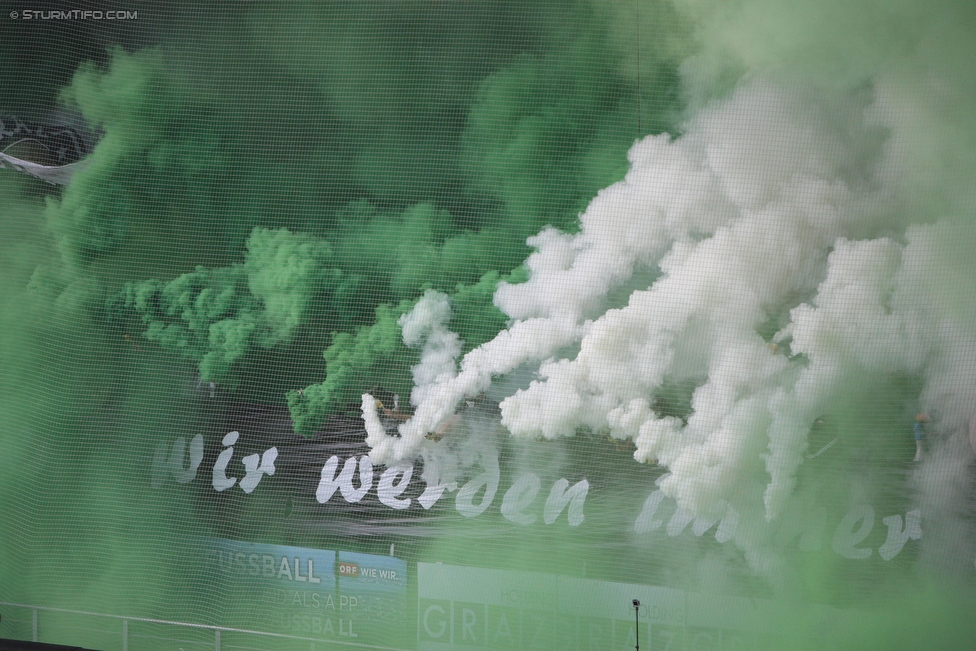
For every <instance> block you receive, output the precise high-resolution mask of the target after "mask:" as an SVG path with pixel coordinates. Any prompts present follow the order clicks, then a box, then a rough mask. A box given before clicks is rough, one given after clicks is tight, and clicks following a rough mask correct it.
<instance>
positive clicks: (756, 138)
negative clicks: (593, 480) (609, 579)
mask: <svg viewBox="0 0 976 651" xmlns="http://www.w3.org/2000/svg"><path fill="white" fill-rule="evenodd" d="M688 4H689V6H690V5H691V4H692V3H688ZM774 4H776V3H774ZM710 6H711V5H709V4H708V3H704V2H703V3H699V6H698V8H699V9H701V11H703V12H704V13H705V14H708V12H709V11H711V9H708V11H706V9H707V8H708V7H710ZM750 6H753V5H752V4H750V3H748V2H744V3H738V4H737V5H736V9H735V10H732V13H733V14H734V13H735V11H739V10H741V11H744V12H746V13H748V11H747V10H748V9H749V7H750ZM776 6H779V5H778V4H776ZM784 11H785V9H784ZM703 15H704V14H703ZM859 15H860V14H859ZM746 17H747V16H746ZM698 18H699V19H700V20H701V23H700V24H701V26H703V27H702V29H705V31H706V32H709V30H712V29H718V27H716V26H715V25H716V24H718V23H716V24H712V23H711V22H709V21H710V20H713V19H714V16H711V17H710V18H709V17H707V16H706V17H705V18H703V17H702V16H698ZM740 18H742V16H740ZM862 18H863V16H862ZM723 20H726V23H725V24H726V27H728V17H726V18H725V19H723ZM720 22H721V20H719V23H720ZM731 24H732V28H731V31H730V32H729V33H728V34H726V38H713V39H712V40H711V41H710V42H711V43H715V44H718V45H717V46H716V47H713V48H712V49H711V50H709V49H708V48H705V49H704V50H703V51H702V52H701V53H700V54H699V55H698V57H697V58H695V59H692V60H689V61H688V64H687V66H686V68H687V70H686V71H685V72H686V76H687V78H688V80H689V88H690V89H691V91H694V85H695V84H696V83H698V84H704V85H709V84H711V85H712V86H713V87H714V86H715V82H714V80H712V81H708V80H707V78H708V77H709V74H711V75H712V77H716V76H720V75H719V74H718V73H717V72H716V71H718V69H719V68H720V67H721V65H720V64H718V63H716V61H717V60H718V59H720V58H722V56H725V55H726V54H728V53H729V52H739V54H740V55H742V56H740V57H739V59H740V61H739V63H740V64H742V65H741V66H740V71H741V70H749V69H750V68H752V69H754V70H753V72H751V73H748V74H745V75H744V76H741V77H740V79H739V81H738V83H737V84H736V86H735V88H734V90H733V91H731V92H729V93H727V94H726V95H725V96H724V97H723V98H722V99H719V100H711V101H710V102H709V103H707V104H706V105H705V106H704V108H702V109H700V110H698V111H697V112H696V114H695V115H694V116H693V117H692V118H691V119H690V120H689V121H688V122H687V124H685V125H684V129H683V131H682V134H681V135H680V136H679V137H671V136H669V135H661V136H655V137H648V138H645V139H644V140H643V141H641V142H639V143H637V144H636V145H635V146H634V147H633V148H632V150H631V152H630V154H629V159H630V163H631V169H630V171H629V172H628V174H627V176H626V178H625V179H624V180H623V181H621V182H620V183H617V184H615V185H613V186H611V187H609V188H606V189H604V190H602V191H601V192H600V193H599V195H598V196H597V197H596V198H595V199H594V200H593V201H592V202H591V204H590V205H589V207H588V208H587V210H586V211H585V212H584V213H583V214H582V215H581V216H580V230H579V233H578V234H576V235H572V234H567V233H562V232H559V231H557V230H556V229H552V228H547V229H544V230H543V231H542V232H540V233H539V234H537V235H536V236H534V237H533V238H530V239H529V240H528V243H529V245H530V246H532V247H534V248H535V250H536V251H535V253H533V254H532V255H531V256H530V257H529V258H528V259H527V261H526V266H527V268H528V270H529V279H528V281H527V282H525V283H523V284H519V285H504V284H503V285H501V286H500V287H499V289H498V291H497V293H496V294H495V303H496V305H497V306H498V307H499V308H500V309H501V310H502V311H503V312H504V313H505V314H507V315H508V316H509V317H510V318H511V319H512V322H511V325H510V327H509V328H508V329H506V330H504V331H503V332H501V333H500V334H499V335H498V336H497V337H496V338H495V339H493V340H492V341H490V342H488V343H486V344H484V345H482V346H480V347H478V348H476V349H475V350H473V351H471V352H470V353H468V354H467V355H466V356H465V357H464V358H463V359H462V361H461V364H460V372H459V373H458V374H457V375H456V376H451V377H448V375H442V376H441V377H440V379H437V380H435V381H432V382H427V383H425V384H423V395H422V397H421V398H420V399H419V400H418V402H417V409H416V412H415V415H414V417H413V418H412V419H411V420H410V421H408V422H406V423H403V424H402V425H401V426H400V428H399V434H400V436H399V437H392V436H389V435H387V434H386V433H385V432H384V433H383V434H382V436H380V434H379V432H377V435H375V436H374V435H373V434H371V439H370V445H372V446H373V456H374V457H375V458H376V459H377V460H378V461H380V462H392V461H395V460H398V459H401V458H404V457H409V456H413V455H416V454H418V453H419V452H421V451H425V452H424V454H428V452H426V451H429V450H432V449H433V448H436V446H437V445H439V444H436V443H432V442H429V441H426V440H425V435H426V434H427V433H428V432H430V431H433V430H434V429H435V428H436V427H437V426H438V425H439V424H441V423H443V422H444V421H445V419H447V418H448V417H450V416H451V414H453V413H454V411H455V409H456V408H457V407H458V405H460V404H461V402H462V401H463V400H464V399H465V398H470V397H473V396H475V395H477V394H478V393H481V392H484V391H486V390H487V389H488V388H489V387H490V386H491V384H492V381H493V379H494V378H497V377H499V376H503V375H505V374H507V373H512V372H514V371H516V370H520V371H521V370H524V369H525V368H526V367H527V366H531V367H534V368H536V369H537V377H536V379H535V380H534V381H533V382H532V383H531V384H530V385H529V386H528V388H526V389H524V390H519V391H517V392H516V393H514V394H513V395H510V396H508V397H507V398H506V399H504V400H503V401H502V403H501V412H502V424H503V425H504V426H505V427H506V428H507V429H508V431H509V432H511V434H512V435H514V436H516V437H522V438H545V439H557V438H561V437H570V436H573V435H574V434H575V433H576V432H578V431H580V430H581V429H590V430H598V431H605V432H607V433H609V435H610V436H612V437H614V438H617V439H622V440H630V441H633V442H634V443H635V445H636V451H635V453H634V456H635V459H636V460H638V461H644V462H656V463H659V464H661V465H662V466H665V467H666V468H667V469H668V470H669V471H670V473H669V474H668V475H667V476H666V478H664V479H663V480H662V481H661V483H660V486H661V489H662V490H663V491H664V493H666V494H667V495H668V496H670V497H673V498H675V499H676V500H677V502H678V504H679V506H680V508H681V509H683V510H684V511H685V512H687V513H688V514H689V516H694V517H697V518H702V519H703V521H704V520H709V521H710V520H719V519H723V518H733V516H734V518H733V519H735V520H736V521H741V522H747V523H751V524H750V525H749V526H748V527H747V526H739V527H738V530H737V531H736V532H734V533H730V534H729V535H730V536H731V537H732V538H733V539H735V540H736V542H737V544H739V546H740V547H742V548H744V549H745V550H746V557H747V559H748V560H749V561H750V563H751V564H752V565H753V566H754V567H755V568H757V569H758V568H763V567H766V568H771V567H775V566H777V565H778V561H777V560H776V558H775V554H770V553H768V550H765V551H764V549H765V547H766V546H767V545H768V544H769V542H768V540H767V539H766V534H764V533H762V531H764V530H765V528H764V525H762V524H761V522H762V521H764V520H765V521H768V520H773V519H775V518H777V517H778V516H779V515H780V514H781V513H783V512H784V511H785V510H786V509H787V506H788V504H789V500H790V497H791V495H792V492H793V488H794V486H795V484H796V476H797V471H798V469H799V467H800V466H801V464H802V463H803V461H804V452H805V451H806V450H807V437H808V434H809V432H810V428H811V424H812V423H813V422H814V420H816V419H817V418H818V417H819V416H820V415H822V414H824V413H825V412H828V411H830V409H831V405H832V404H834V403H836V402H837V401H839V400H845V401H847V403H848V404H850V403H852V402H855V403H856V402H857V396H858V395H864V396H865V399H867V395H868V394H867V392H866V390H865V389H864V387H863V386H862V385H863V384H869V383H870V382H866V380H869V379H870V378H883V377H892V376H910V377H913V378H917V379H918V380H919V384H920V386H921V387H922V388H921V394H920V395H919V396H918V397H917V399H918V403H919V406H920V408H921V409H924V410H927V411H929V412H931V413H932V414H933V415H934V422H933V424H932V426H931V434H932V435H931V436H930V440H929V441H928V442H927V445H928V447H929V448H930V452H931V453H930V455H929V457H928V458H927V459H926V461H925V462H924V463H922V464H919V467H918V470H917V473H916V474H917V475H918V477H917V478H916V480H915V484H917V486H918V489H919V491H920V493H921V495H920V496H919V497H918V498H917V501H918V502H919V503H920V504H923V505H924V504H929V503H935V502H939V499H940V498H938V497H937V496H934V495H933V494H932V491H933V490H936V489H934V488H932V487H933V486H937V485H939V482H940V481H941V482H943V484H944V482H946V481H948V482H950V483H954V484H958V483H959V480H960V476H961V473H964V472H965V468H964V467H965V463H955V464H950V465H951V466H952V467H951V468H950V467H949V466H946V465H945V464H942V466H940V467H939V469H934V468H935V466H937V465H938V462H937V460H938V459H940V458H952V459H958V458H959V455H960V450H963V449H965V448H964V446H963V447H960V444H959V440H960V435H959V434H958V433H959V432H960V431H963V430H964V429H965V427H966V423H967V422H968V420H969V418H970V417H971V416H972V415H973V413H974V412H976V257H974V256H972V253H971V252H972V251H973V250H976V233H974V230H973V228H972V212H973V209H974V208H976V200H974V194H973V187H972V184H971V182H970V181H967V180H966V179H968V178H970V176H971V173H972V172H973V171H974V170H976V156H974V155H973V153H972V151H973V149H972V147H971V145H972V144H973V143H974V142H976V139H974V135H976V119H973V116H974V111H973V110H972V109H973V106H972V99H971V97H970V99H969V100H966V99H965V98H964V97H963V96H964V95H965V91H966V90H967V89H971V88H972V87H973V83H971V81H972V80H970V83H969V84H968V85H967V84H965V83H962V84H957V83H955V81H954V80H956V79H957V78H958V77H959V70H960V69H961V68H960V67H959V66H952V65H950V66H949V67H946V66H944V65H943V66H941V67H940V65H941V64H940V65H936V64H938V63H939V61H940V55H945V54H946V51H947V50H946V48H948V51H950V53H951V52H957V53H963V50H962V49H960V47H959V44H960V43H961V42H963V40H962V39H960V38H958V36H959V34H960V33H961V32H960V30H959V29H957V28H955V27H954V26H944V27H945V30H944V32H943V34H944V36H945V37H946V42H947V43H948V45H946V46H944V47H943V46H936V45H934V44H935V42H936V41H935V40H934V38H935V36H937V30H935V28H936V27H937V26H938V25H939V24H941V23H939V21H932V20H928V21H924V24H919V25H916V26H914V27H913V28H912V30H911V37H912V39H911V44H910V47H908V46H906V47H908V50H911V52H910V55H908V56H906V55H905V53H904V51H903V50H901V49H899V48H898V47H895V46H894V45H892V43H891V42H889V41H888V40H885V39H882V40H883V42H882V43H880V44H878V43H875V44H873V45H872V44H870V43H868V44H867V45H865V46H864V47H865V48H868V49H871V48H873V49H871V51H872V52H874V53H875V55H876V56H873V58H871V57H867V58H863V57H862V58H861V59H860V60H859V66H860V67H858V66H855V68H852V69H850V70H847V71H846V74H847V75H848V76H847V77H845V76H844V75H843V74H840V73H839V72H838V75H839V77H838V78H836V79H831V80H830V83H826V84H824V83H823V82H824V79H823V78H822V76H820V75H818V74H812V73H811V74H805V73H804V74H799V75H797V76H796V78H795V79H792V80H790V81H786V80H787V79H789V78H790V76H789V75H788V74H786V72H789V70H790V69H791V68H790V63H789V61H790V59H791V57H793V58H796V57H801V58H802V57H808V59H809V60H810V61H813V60H815V59H817V57H819V60H822V61H827V60H831V61H833V59H832V58H831V57H832V56H836V57H840V59H841V60H842V59H843V58H844V57H845V56H847V54H844V52H840V53H838V52H833V53H831V52H826V53H825V52H817V53H812V51H809V49H804V48H808V46H809V47H813V43H814V41H810V40H806V41H803V43H805V44H806V45H804V46H803V47H800V48H799V49H797V50H795V51H792V53H790V51H789V49H790V47H792V46H791V45H790V44H788V43H785V42H780V41H777V42H776V43H775V44H774V45H773V46H770V48H769V50H770V51H769V52H765V53H763V52H761V47H757V48H755V49H753V50H749V48H748V47H746V46H745V45H744V44H748V43H751V42H753V41H751V40H750V39H751V38H754V37H755V34H754V33H753V32H754V30H755V29H756V28H757V27H756V26H757V25H759V23H757V22H756V21H749V20H744V19H743V21H741V22H736V20H733V21H732V23H731ZM848 27H849V26H844V27H843V29H848ZM855 28H856V26H855ZM737 29H738V30H739V31H736V30H737ZM750 30H752V31H750ZM814 31H815V30H814ZM963 31H964V30H963ZM709 33H711V32H709ZM750 35H751V36H750ZM926 44H928V45H926ZM801 45H802V43H801ZM827 49H828V50H829V49H830V48H827ZM903 49H904V48H903ZM780 50H783V51H780ZM841 50H843V48H841ZM896 54H897V56H896ZM889 55H890V56H889ZM851 56H853V55H851ZM965 56H966V57H968V58H969V59H972V58H973V57H972V54H971V53H970V54H968V55H965ZM710 57H711V58H710ZM767 59H768V60H769V61H779V62H781V63H782V64H783V65H779V66H778V67H777V66H774V68H775V70H773V69H770V65H771V64H769V63H768V62H766V63H764V61H766V60H767ZM949 59H951V57H946V60H949ZM833 65H840V63H838V61H833ZM885 65H887V68H886V69H884V70H879V68H883V67H885ZM710 66H712V69H711V72H708V71H707V70H706V69H708V68H709V67H710ZM762 68H766V69H768V70H769V74H763V73H758V72H756V71H755V69H762ZM801 68H804V69H805V67H803V66H801ZM813 68H815V66H813V67H811V68H810V70H813ZM825 69H828V70H829V69H830V68H829V67H828V68H825ZM822 72H823V69H822V70H821V73H822ZM872 75H873V81H872V83H870V84H865V83H864V79H866V78H872ZM852 77H856V78H852ZM703 79H704V80H705V81H703ZM718 95H719V96H721V93H718ZM649 270H650V271H651V272H652V273H651V275H652V276H653V280H652V281H651V282H648V283H647V284H646V285H644V286H639V287H638V288H637V289H636V290H633V291H630V290H629V289H628V291H630V293H629V300H628V301H627V304H626V306H624V307H619V308H617V307H612V305H611V301H610V298H609V297H610V296H611V295H613V293H614V292H615V291H616V292H619V291H621V289H623V288H630V287H634V286H635V283H637V282H639V279H640V278H643V277H646V276H647V275H648V272H649ZM654 270H656V271H654ZM425 309H426V308H425ZM411 318H412V317H411ZM418 318H420V317H419V316H418ZM452 369H453V359H452ZM425 382H426V380H425ZM688 382H690V383H692V384H693V385H694V386H696V387H697V388H696V389H695V390H694V393H693V395H692V398H691V411H690V413H689V414H687V416H686V417H685V418H679V417H676V416H674V415H668V414H665V413H661V411H660V408H659V407H658V406H657V405H658V402H659V399H661V398H663V397H665V394H666V392H667V391H668V390H669V389H668V387H669V386H673V385H674V384H675V383H688ZM893 420H895V419H892V421H893ZM884 435H885V436H900V435H903V436H905V437H906V438H907V439H910V437H911V432H910V431H907V432H905V433H899V432H888V433H885V434H884ZM950 448H951V450H952V452H951V453H950V452H946V450H949V449H950ZM964 454H969V452H968V451H967V452H965V453H964ZM946 473H948V474H949V475H950V476H948V477H943V476H942V475H945V474H946ZM936 478H938V479H936ZM956 492H958V491H956ZM939 503H940V504H942V506H941V507H939V509H936V508H935V507H934V506H931V505H930V508H929V510H928V512H929V513H933V514H935V513H936V512H937V511H939V512H943V513H948V512H949V511H951V510H952V508H951V507H949V506H946V505H945V504H943V503H942V502H939ZM934 517H937V516H934ZM944 528H945V529H946V530H947V531H948V530H953V531H955V530H956V529H958V527H955V528H953V527H952V526H947V527H944Z"/></svg>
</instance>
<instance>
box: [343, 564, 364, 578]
mask: <svg viewBox="0 0 976 651" xmlns="http://www.w3.org/2000/svg"><path fill="white" fill-rule="evenodd" d="M339 574H340V576H359V566H358V565H356V564H355V563H339Z"/></svg>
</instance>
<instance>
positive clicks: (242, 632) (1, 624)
mask: <svg viewBox="0 0 976 651" xmlns="http://www.w3.org/2000/svg"><path fill="white" fill-rule="evenodd" d="M0 608H3V609H7V608H15V609H22V610H24V611H29V612H30V630H31V641H32V642H39V641H41V640H40V639H39V635H40V633H41V628H40V614H41V613H60V614H63V615H75V616H82V617H88V618H98V619H100V620H115V621H118V622H120V623H121V627H120V629H117V632H116V633H114V635H118V636H120V638H121V647H120V648H121V651H140V649H139V647H131V646H130V642H131V641H132V639H133V638H145V639H148V638H154V639H157V640H165V641H170V642H185V643H187V646H190V645H200V644H204V645H205V646H206V647H210V648H212V649H213V651H228V650H229V649H237V648H240V649H254V648H266V647H251V646H242V645H240V644H226V643H224V642H223V641H222V640H221V636H222V634H223V633H232V634H235V635H239V636H247V637H250V636H254V637H256V638H259V639H265V640H269V641H270V640H272V639H280V640H291V641H295V642H309V644H310V646H309V651H328V650H330V649H338V648H342V649H354V648H355V649H374V650H376V651H408V650H407V649H402V648H399V647H386V646H377V645H374V644H364V643H361V642H352V641H345V640H334V639H322V638H315V637H306V636H302V635H289V634H287V633H270V632H267V631H254V630H249V629H244V628H234V627H230V626H212V625H208V624H194V623H191V622H177V621H172V620H166V619H154V618H151V617H129V616H127V615H110V614H106V613H93V612H88V611H84V610H71V609H68V608H54V607H51V606H36V605H31V604H19V603H12V602H7V601H0ZM0 614H2V618H0V630H3V629H4V628H5V625H6V626H9V625H10V624H11V623H13V624H17V623H20V624H24V623H26V620H22V619H13V620H11V619H10V618H9V617H8V615H7V612H4V611H0ZM130 623H140V624H153V625H161V626H173V627H178V628H179V630H187V631H188V630H196V631H209V632H211V633H212V634H213V637H212V638H210V639H211V640H212V641H209V642H207V641H204V640H179V639H176V638H169V637H166V638H160V637H159V636H154V635H133V634H131V632H130V630H129V625H130ZM100 632H101V633H106V632H107V633H109V634H110V635H113V633H112V632H111V631H104V630H102V631H100ZM0 637H5V636H4V635H0ZM44 641H51V642H56V643H58V644H77V642H76V641H75V640H53V639H52V640H44ZM178 648H179V649H180V651H188V650H185V649H183V647H178ZM102 651H109V650H102Z"/></svg>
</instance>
